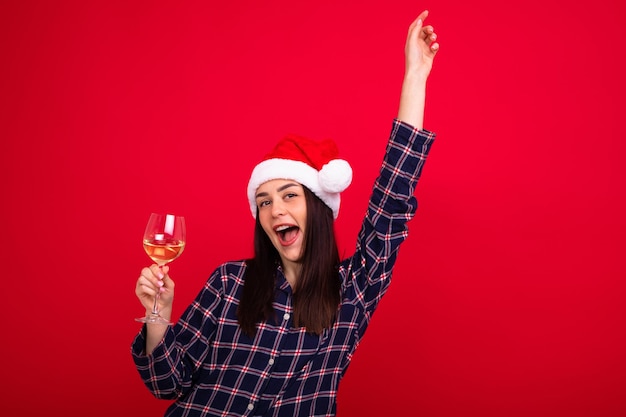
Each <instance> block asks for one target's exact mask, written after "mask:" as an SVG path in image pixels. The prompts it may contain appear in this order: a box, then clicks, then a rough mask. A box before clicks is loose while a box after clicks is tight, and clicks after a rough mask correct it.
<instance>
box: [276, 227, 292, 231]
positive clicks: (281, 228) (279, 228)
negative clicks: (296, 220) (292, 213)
mask: <svg viewBox="0 0 626 417" xmlns="http://www.w3.org/2000/svg"><path fill="white" fill-rule="evenodd" d="M290 227H291V226H278V227H277V228H276V231H277V232H282V231H283V230H287V229H289V228H290Z"/></svg>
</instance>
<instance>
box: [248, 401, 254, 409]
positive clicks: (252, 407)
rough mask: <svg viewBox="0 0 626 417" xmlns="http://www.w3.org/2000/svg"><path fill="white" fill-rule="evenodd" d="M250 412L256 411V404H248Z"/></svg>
mask: <svg viewBox="0 0 626 417" xmlns="http://www.w3.org/2000/svg"><path fill="white" fill-rule="evenodd" d="M248 410H250V411H252V410H254V404H252V403H250V404H248Z"/></svg>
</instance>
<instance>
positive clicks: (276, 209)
mask: <svg viewBox="0 0 626 417" xmlns="http://www.w3.org/2000/svg"><path fill="white" fill-rule="evenodd" d="M283 214H285V206H284V204H283V202H282V200H281V199H280V198H277V199H274V201H272V216H273V217H278V216H282V215H283Z"/></svg>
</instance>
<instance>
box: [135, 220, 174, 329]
mask: <svg viewBox="0 0 626 417" xmlns="http://www.w3.org/2000/svg"><path fill="white" fill-rule="evenodd" d="M143 248H144V250H145V251H146V253H147V254H148V256H149V257H150V258H151V259H152V260H153V261H154V262H155V263H156V264H157V265H159V268H163V266H165V265H167V264H168V263H170V262H172V261H173V260H174V259H176V258H178V257H179V256H180V254H181V253H182V252H183V249H185V218H184V217H181V216H174V215H173V214H155V213H152V214H151V215H150V218H149V219H148V224H147V225H146V231H145V232H144V234H143ZM158 302H159V292H158V291H157V293H156V296H155V297H154V305H153V307H152V311H151V312H150V314H148V315H147V316H145V317H140V318H138V319H135V320H137V321H139V322H142V323H157V324H172V323H170V322H169V321H167V320H165V319H164V318H163V317H161V316H160V315H159V310H158Z"/></svg>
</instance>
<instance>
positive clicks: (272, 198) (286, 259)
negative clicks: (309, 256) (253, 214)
mask: <svg viewBox="0 0 626 417" xmlns="http://www.w3.org/2000/svg"><path fill="white" fill-rule="evenodd" d="M256 205H257V208H258V210H259V211H258V216H259V222H260V223H261V226H262V227H263V230H264V231H265V233H267V236H268V237H269V238H270V240H271V241H272V244H273V245H274V247H275V248H276V250H277V251H278V254H279V255H280V258H281V260H282V261H283V265H285V264H287V263H298V262H299V261H300V258H301V257H302V248H303V246H304V233H305V226H306V198H305V196H304V189H303V188H302V185H301V184H299V183H297V182H295V181H293V180H284V179H276V180H271V181H267V182H265V183H263V184H261V185H260V186H259V188H258V189H257V191H256ZM285 266H286V265H285Z"/></svg>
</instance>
